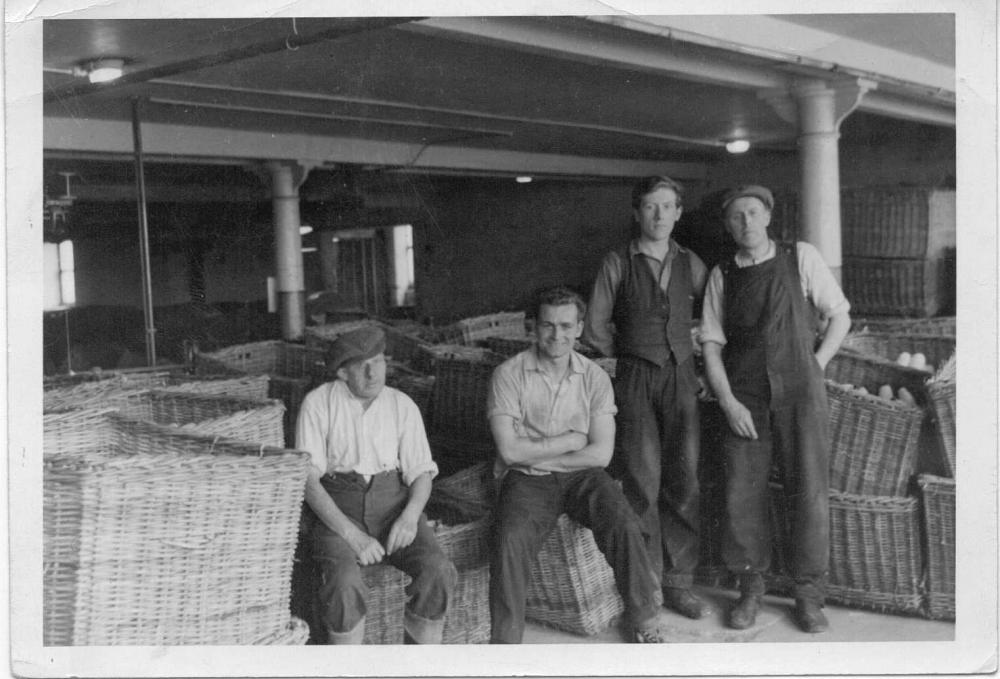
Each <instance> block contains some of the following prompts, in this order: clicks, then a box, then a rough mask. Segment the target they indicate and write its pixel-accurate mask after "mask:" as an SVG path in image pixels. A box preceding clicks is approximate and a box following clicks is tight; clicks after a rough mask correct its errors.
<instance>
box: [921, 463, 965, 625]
mask: <svg viewBox="0 0 1000 679" xmlns="http://www.w3.org/2000/svg"><path fill="white" fill-rule="evenodd" d="M917 484H918V485H919V487H920V494H921V500H922V502H921V518H922V520H923V525H924V537H925V539H926V540H927V542H926V546H927V596H926V613H927V616H928V617H931V618H941V619H946V620H954V619H955V544H956V543H955V480H954V479H946V478H942V477H940V476H931V475H930V474H921V475H920V476H919V477H918V478H917Z"/></svg>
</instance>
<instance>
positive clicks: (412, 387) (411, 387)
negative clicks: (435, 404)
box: [388, 375, 434, 422]
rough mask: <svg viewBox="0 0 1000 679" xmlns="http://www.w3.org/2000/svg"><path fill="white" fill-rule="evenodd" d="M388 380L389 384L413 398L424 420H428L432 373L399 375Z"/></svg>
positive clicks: (432, 384) (432, 388)
mask: <svg viewBox="0 0 1000 679" xmlns="http://www.w3.org/2000/svg"><path fill="white" fill-rule="evenodd" d="M388 382H389V384H390V386H393V387H395V388H396V389H399V390H400V391H401V392H403V393H404V394H406V395H407V396H409V397H410V398H412V399H413V402H414V403H416V404H417V408H419V409H420V413H421V414H422V415H423V416H424V422H429V421H430V417H429V415H430V407H431V393H432V392H433V391H434V376H433V375H400V376H398V377H394V378H393V379H392V380H391V381H388Z"/></svg>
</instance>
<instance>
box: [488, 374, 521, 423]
mask: <svg viewBox="0 0 1000 679" xmlns="http://www.w3.org/2000/svg"><path fill="white" fill-rule="evenodd" d="M521 390H522V385H520V384H519V380H517V379H516V373H515V371H514V370H511V369H510V366H509V365H508V364H506V363H503V364H501V365H498V366H497V367H496V368H495V369H494V370H493V378H492V379H491V380H490V391H489V394H488V395H487V397H486V416H487V417H489V418H493V417H495V416H497V415H507V416H508V417H511V418H513V419H514V420H515V421H518V420H520V419H521V402H520V398H519V394H520V393H521Z"/></svg>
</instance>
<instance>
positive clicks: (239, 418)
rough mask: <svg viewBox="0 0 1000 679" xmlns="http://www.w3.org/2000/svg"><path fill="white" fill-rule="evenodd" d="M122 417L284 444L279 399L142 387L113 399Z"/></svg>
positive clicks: (277, 444) (280, 445)
mask: <svg viewBox="0 0 1000 679" xmlns="http://www.w3.org/2000/svg"><path fill="white" fill-rule="evenodd" d="M114 407H115V408H116V409H117V411H118V413H119V414H121V415H122V416H123V417H126V418H129V419H133V420H143V421H146V422H155V423H156V424H162V425H169V426H171V427H175V428H177V429H178V430H180V431H185V430H186V431H191V432H194V433H199V434H204V435H206V436H208V435H212V436H224V437H227V438H231V439H234V440H237V441H247V442H249V443H258V444H264V445H267V446H273V447H276V448H281V447H282V446H283V445H284V438H285V437H284V431H283V430H282V421H283V418H284V414H285V406H284V405H283V404H282V403H281V401H278V400H274V399H266V400H263V401H249V400H245V399H235V398H229V397H227V396H217V395H214V394H191V393H181V392H172V391H146V392H141V393H137V394H132V395H130V396H128V397H122V398H119V399H116V400H115V401H114Z"/></svg>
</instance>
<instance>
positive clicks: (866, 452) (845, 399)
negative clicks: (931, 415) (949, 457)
mask: <svg viewBox="0 0 1000 679" xmlns="http://www.w3.org/2000/svg"><path fill="white" fill-rule="evenodd" d="M826 393H827V397H828V398H829V402H830V421H829V422H830V487H831V488H833V489H834V490H839V491H842V492H847V493H855V494H859V495H906V493H907V490H908V487H909V484H910V479H911V477H912V476H913V473H914V471H915V470H916V463H917V450H918V441H919V437H920V426H921V423H922V422H923V419H924V411H923V410H922V409H920V408H917V407H914V406H909V405H906V404H904V403H902V402H901V401H895V400H893V401H887V400H885V399H882V398H879V397H878V396H873V395H863V394H857V393H854V392H853V391H852V390H851V388H850V387H847V386H844V385H841V384H835V383H833V382H830V381H827V383H826Z"/></svg>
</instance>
